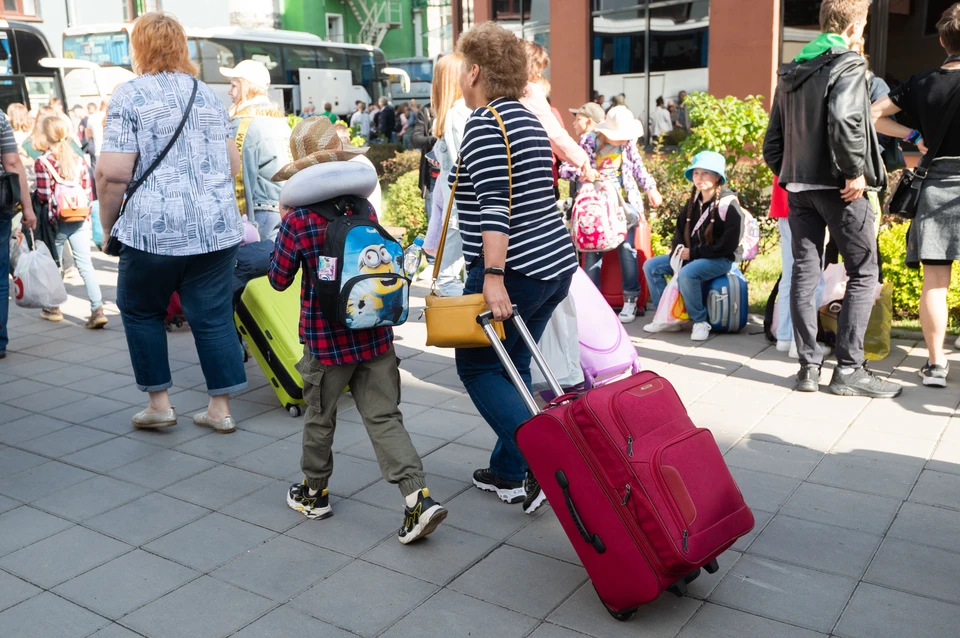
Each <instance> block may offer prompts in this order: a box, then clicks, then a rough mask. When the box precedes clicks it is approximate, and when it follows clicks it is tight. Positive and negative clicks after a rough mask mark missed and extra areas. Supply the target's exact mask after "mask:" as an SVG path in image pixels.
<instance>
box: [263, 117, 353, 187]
mask: <svg viewBox="0 0 960 638" xmlns="http://www.w3.org/2000/svg"><path fill="white" fill-rule="evenodd" d="M368 150H370V148H369V147H367V146H362V147H359V148H358V147H356V146H351V145H350V144H349V143H348V144H347V145H346V146H344V143H343V139H342V138H341V137H340V134H339V132H338V131H337V127H336V126H334V125H333V124H332V123H331V122H330V119H329V118H326V117H310V118H307V119H305V120H301V121H300V122H299V123H298V124H297V125H296V126H295V127H293V130H292V131H291V132H290V155H291V156H292V157H293V161H292V162H290V163H289V164H287V165H286V166H284V167H283V168H281V169H280V170H279V171H277V174H276V175H274V176H273V177H272V178H271V179H272V180H273V181H274V182H282V181H285V180H288V179H290V177H292V176H293V175H294V174H295V173H296V172H297V171H299V170H302V169H304V168H307V167H308V166H315V165H317V164H322V163H324V162H345V161H347V160H349V159H350V158H352V157H356V156H357V155H363V154H364V153H366V152H367V151H368Z"/></svg>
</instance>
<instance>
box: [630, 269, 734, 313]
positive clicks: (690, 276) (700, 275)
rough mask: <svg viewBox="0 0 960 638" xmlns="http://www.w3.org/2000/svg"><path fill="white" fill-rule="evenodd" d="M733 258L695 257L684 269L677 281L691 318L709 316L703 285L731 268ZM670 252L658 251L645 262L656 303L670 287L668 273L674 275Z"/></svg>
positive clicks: (655, 303)
mask: <svg viewBox="0 0 960 638" xmlns="http://www.w3.org/2000/svg"><path fill="white" fill-rule="evenodd" d="M732 268H733V262H732V261H730V260H729V259H723V258H716V259H694V260H693V261H690V262H687V264H686V265H685V266H684V267H683V268H682V269H681V270H680V275H679V276H678V280H677V283H678V284H679V286H680V296H681V297H683V304H684V306H686V308H687V314H688V315H690V321H692V322H694V323H701V322H704V321H706V320H707V307H706V306H704V305H703V288H704V286H706V285H707V284H708V283H710V282H711V281H713V280H714V279H716V278H717V277H721V276H723V275H726V274H727V273H729V272H730V270H731V269H732ZM672 274H673V269H672V268H670V255H658V256H656V257H654V258H653V259H648V260H647V261H645V262H644V264H643V275H644V277H646V278H647V286H649V288H650V298H651V299H652V300H653V304H654V307H656V306H659V305H660V296H661V295H663V290H664V288H666V287H667V275H672Z"/></svg>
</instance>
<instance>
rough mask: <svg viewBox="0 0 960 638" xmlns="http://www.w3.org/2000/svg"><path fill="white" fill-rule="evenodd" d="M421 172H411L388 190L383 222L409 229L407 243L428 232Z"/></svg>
mask: <svg viewBox="0 0 960 638" xmlns="http://www.w3.org/2000/svg"><path fill="white" fill-rule="evenodd" d="M419 182H420V172H419V171H410V172H408V173H405V174H404V175H401V176H400V178H399V179H398V180H397V181H396V182H395V183H394V184H392V185H391V186H390V187H389V188H387V189H386V193H385V195H384V202H383V204H384V205H383V214H382V221H383V223H384V224H386V225H389V226H401V227H403V228H406V229H407V235H406V243H408V244H410V243H413V240H414V239H415V238H416V237H417V235H425V234H426V232H427V213H426V207H425V205H424V201H423V197H421V195H420V186H419Z"/></svg>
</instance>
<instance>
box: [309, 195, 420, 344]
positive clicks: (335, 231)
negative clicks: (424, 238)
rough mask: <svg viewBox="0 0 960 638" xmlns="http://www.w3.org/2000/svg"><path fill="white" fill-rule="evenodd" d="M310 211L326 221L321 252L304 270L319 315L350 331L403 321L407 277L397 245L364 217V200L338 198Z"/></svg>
mask: <svg viewBox="0 0 960 638" xmlns="http://www.w3.org/2000/svg"><path fill="white" fill-rule="evenodd" d="M310 210H311V211H312V212H314V213H316V214H317V215H320V216H321V217H323V218H324V219H326V220H327V222H328V224H327V230H326V239H325V241H324V247H323V253H322V254H321V256H320V258H319V263H318V265H317V269H316V271H311V272H310V277H311V279H312V280H313V286H314V289H315V290H316V292H317V297H318V299H319V302H320V310H321V312H323V316H324V317H325V318H326V319H327V320H329V321H337V322H338V323H341V324H343V325H344V326H346V327H347V328H351V329H353V330H365V329H369V328H377V327H381V326H399V325H400V324H402V323H403V322H405V321H406V320H407V314H408V312H409V308H410V279H409V278H408V277H407V276H406V274H405V273H404V270H403V247H402V246H401V245H400V243H399V242H398V241H397V240H396V239H394V238H393V237H391V236H390V234H389V233H387V231H386V230H384V229H383V227H382V226H380V224H378V223H377V222H376V221H375V220H373V219H370V217H369V215H368V214H367V211H369V210H370V202H368V201H367V200H366V199H364V198H362V197H354V196H346V197H338V198H336V199H332V200H327V201H325V202H323V203H321V204H316V205H314V206H311V207H310Z"/></svg>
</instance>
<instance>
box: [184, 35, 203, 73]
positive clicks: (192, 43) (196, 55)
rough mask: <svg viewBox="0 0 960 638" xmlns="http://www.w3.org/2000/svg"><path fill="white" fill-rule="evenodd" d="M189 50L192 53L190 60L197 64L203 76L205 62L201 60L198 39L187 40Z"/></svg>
mask: <svg viewBox="0 0 960 638" xmlns="http://www.w3.org/2000/svg"><path fill="white" fill-rule="evenodd" d="M187 52H188V53H189V54H190V61H191V62H193V63H194V64H195V65H197V71H199V72H200V74H201V76H200V77H202V76H203V75H202V74H203V64H202V61H201V60H200V46H199V45H198V44H197V41H196V40H192V39H191V40H187Z"/></svg>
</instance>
